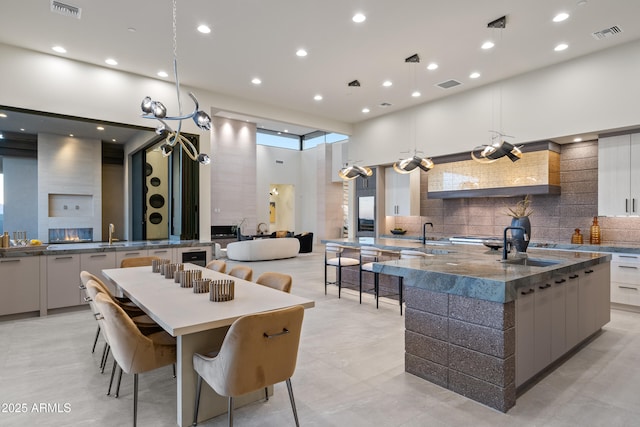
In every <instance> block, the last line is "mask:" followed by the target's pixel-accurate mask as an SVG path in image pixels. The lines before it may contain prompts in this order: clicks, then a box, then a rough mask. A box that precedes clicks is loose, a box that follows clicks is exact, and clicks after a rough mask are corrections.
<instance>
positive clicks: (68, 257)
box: [55, 256, 73, 259]
mask: <svg viewBox="0 0 640 427" xmlns="http://www.w3.org/2000/svg"><path fill="white" fill-rule="evenodd" d="M55 259H73V257H72V256H57V257H56V258H55Z"/></svg>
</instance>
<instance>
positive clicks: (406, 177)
mask: <svg viewBox="0 0 640 427" xmlns="http://www.w3.org/2000/svg"><path fill="white" fill-rule="evenodd" d="M384 176H385V192H384V194H385V214H386V215H387V216H412V215H413V216H415V215H420V174H419V171H417V172H412V173H409V174H401V173H398V172H396V171H395V170H394V169H393V168H386V169H385V175H384Z"/></svg>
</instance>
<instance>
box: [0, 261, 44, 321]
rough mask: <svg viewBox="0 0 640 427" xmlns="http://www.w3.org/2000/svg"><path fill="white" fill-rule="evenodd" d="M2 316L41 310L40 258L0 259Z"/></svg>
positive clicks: (0, 312)
mask: <svg viewBox="0 0 640 427" xmlns="http://www.w3.org/2000/svg"><path fill="white" fill-rule="evenodd" d="M0 278H2V280H0V316H4V315H7V314H17V313H27V312H32V311H38V310H40V257H39V256H30V257H16V258H2V259H0Z"/></svg>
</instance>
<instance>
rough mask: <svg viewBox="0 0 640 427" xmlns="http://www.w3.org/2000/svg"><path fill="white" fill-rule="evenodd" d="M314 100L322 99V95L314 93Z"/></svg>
mask: <svg viewBox="0 0 640 427" xmlns="http://www.w3.org/2000/svg"><path fill="white" fill-rule="evenodd" d="M313 99H315V100H316V101H322V95H316V96H314V97H313Z"/></svg>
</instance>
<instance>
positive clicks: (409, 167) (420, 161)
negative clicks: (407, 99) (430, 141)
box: [393, 53, 433, 174]
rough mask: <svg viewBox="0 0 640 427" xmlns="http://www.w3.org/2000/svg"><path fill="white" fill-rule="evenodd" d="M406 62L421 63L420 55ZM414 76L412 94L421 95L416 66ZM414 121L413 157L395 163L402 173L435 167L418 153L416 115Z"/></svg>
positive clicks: (411, 57) (396, 168)
mask: <svg viewBox="0 0 640 427" xmlns="http://www.w3.org/2000/svg"><path fill="white" fill-rule="evenodd" d="M404 62H405V63H409V64H419V63H420V57H419V56H418V54H417V53H416V54H414V55H411V56H410V57H408V58H405V60H404ZM412 76H413V79H412V80H413V87H414V89H413V90H414V92H413V93H412V96H416V95H415V94H418V95H417V96H419V92H418V91H417V89H416V87H417V85H416V77H415V68H414V69H413V70H412ZM413 121H414V123H413V132H414V134H413V149H414V151H413V156H411V157H407V158H406V159H400V160H398V161H397V162H395V163H394V164H393V170H395V171H396V172H398V173H401V174H407V173H411V172H413V171H414V170H417V169H422V170H423V171H425V172H429V171H430V170H431V169H432V168H433V161H432V160H431V159H430V158H427V157H421V156H419V155H418V153H419V151H418V150H417V149H416V140H417V135H416V133H417V129H416V127H417V125H416V123H415V117H414V119H413Z"/></svg>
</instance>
